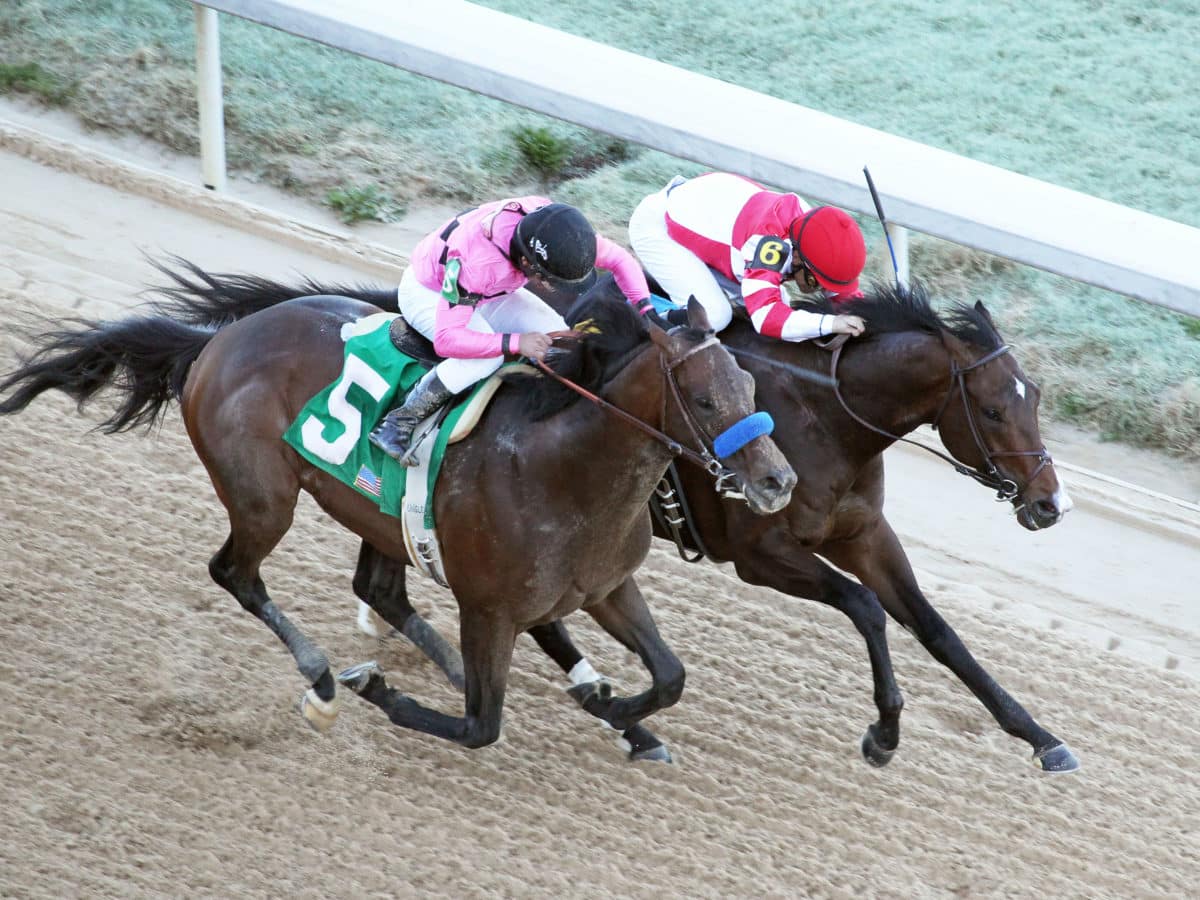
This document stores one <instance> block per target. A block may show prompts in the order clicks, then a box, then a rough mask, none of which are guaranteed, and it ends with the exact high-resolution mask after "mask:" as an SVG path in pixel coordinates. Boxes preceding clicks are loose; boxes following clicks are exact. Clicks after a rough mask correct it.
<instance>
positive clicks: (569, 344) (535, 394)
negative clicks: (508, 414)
mask: <svg viewBox="0 0 1200 900" xmlns="http://www.w3.org/2000/svg"><path fill="white" fill-rule="evenodd" d="M563 318H564V319H565V321H566V323H567V324H568V325H569V326H570V327H571V328H573V329H576V330H579V331H581V332H583V333H582V334H581V336H580V337H579V338H578V339H575V340H571V341H566V342H560V343H558V344H556V345H555V347H554V349H553V350H552V352H551V353H549V354H547V356H546V364H547V365H548V366H550V368H552V369H553V370H554V371H555V372H557V373H558V374H559V375H561V376H562V377H563V378H566V379H568V380H570V381H573V382H575V383H576V384H578V385H579V386H580V387H582V388H585V389H587V390H589V391H591V392H593V393H596V392H598V391H599V390H600V389H601V388H602V387H603V386H604V385H605V384H606V383H607V382H608V381H609V380H610V379H611V378H613V377H614V376H615V375H616V374H617V373H618V372H620V371H621V370H622V369H623V368H624V367H625V365H626V364H627V363H628V362H629V360H630V357H631V356H633V354H634V353H635V352H636V351H639V350H640V349H641V348H642V347H644V346H645V345H646V344H647V343H648V342H649V340H650V335H649V332H648V331H647V326H646V323H645V321H644V320H643V319H642V316H641V315H640V314H639V313H638V312H637V310H635V309H634V308H633V307H632V306H630V305H629V303H627V302H626V300H625V296H624V295H623V294H621V292H620V291H619V290H616V289H615V286H614V285H613V283H612V281H611V280H610V279H605V280H602V281H601V282H599V283H598V284H597V285H595V286H594V287H592V288H590V289H589V290H587V291H586V292H585V293H584V294H583V295H582V296H580V297H579V299H578V300H576V301H575V302H574V303H573V304H572V305H571V308H570V309H569V310H567V313H566V315H565V316H564V317H563ZM672 331H673V332H675V331H679V329H672ZM681 333H682V332H681ZM687 334H688V337H689V338H691V339H692V340H694V341H696V342H697V343H699V342H700V341H702V340H703V339H704V337H705V335H704V332H702V331H700V330H699V329H696V328H688V329H687ZM514 380H517V379H514ZM519 381H520V382H521V383H522V386H523V387H524V389H525V390H524V409H525V414H526V415H528V416H529V417H530V418H531V419H532V420H533V421H535V422H536V421H539V420H541V419H547V418H549V417H550V416H553V415H555V414H557V413H559V412H562V411H563V410H564V409H566V408H567V407H569V406H570V405H571V404H573V403H574V402H575V401H577V400H579V399H580V397H579V394H578V393H576V392H575V391H573V390H571V389H570V388H568V387H566V386H564V385H563V384H560V383H559V382H558V381H556V380H555V379H553V378H547V377H537V376H525V377H522V378H520V379H519Z"/></svg>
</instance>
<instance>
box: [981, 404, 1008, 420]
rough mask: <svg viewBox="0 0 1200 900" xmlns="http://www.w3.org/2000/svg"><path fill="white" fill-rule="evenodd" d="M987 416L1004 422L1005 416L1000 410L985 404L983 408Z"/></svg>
mask: <svg viewBox="0 0 1200 900" xmlns="http://www.w3.org/2000/svg"><path fill="white" fill-rule="evenodd" d="M983 415H984V417H985V418H988V419H991V420H992V421H993V422H1003V421H1004V417H1003V416H1001V415H1000V410H998V409H992V407H990V406H985V407H984V409H983Z"/></svg>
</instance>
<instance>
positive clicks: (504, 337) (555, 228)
mask: <svg viewBox="0 0 1200 900" xmlns="http://www.w3.org/2000/svg"><path fill="white" fill-rule="evenodd" d="M596 266H599V267H601V268H604V269H608V270H610V271H611V272H612V273H613V276H614V278H615V279H616V282H617V285H618V286H619V287H620V288H621V291H622V293H624V294H625V296H626V297H627V298H628V300H629V302H630V303H632V304H634V305H635V306H636V307H637V309H638V311H639V312H641V313H642V314H643V315H646V314H648V313H649V312H651V310H652V307H651V305H650V289H649V287H648V286H647V284H646V276H645V275H644V274H642V269H641V267H640V266H639V265H638V264H637V261H636V260H634V258H633V256H631V255H630V254H629V252H628V251H626V250H624V249H623V248H621V247H619V246H618V245H616V244H614V243H613V242H612V241H610V240H608V239H607V238H604V237H601V236H600V235H598V234H596V232H595V231H594V230H593V228H592V226H591V224H589V222H588V221H587V219H586V218H584V216H583V214H582V213H581V212H579V210H577V209H575V208H574V207H572V206H567V205H566V204H564V203H551V202H550V200H549V199H548V198H546V197H518V198H516V199H513V200H496V201H493V202H491V203H485V204H483V205H482V206H479V207H477V208H475V209H472V210H469V211H467V212H463V213H460V214H459V215H457V216H455V217H454V218H453V219H451V220H450V221H449V222H447V223H446V224H445V225H443V226H442V227H441V228H439V229H438V230H437V231H435V232H433V233H431V234H429V235H427V236H426V237H425V238H424V239H423V240H422V241H421V242H420V243H419V244H417V248H416V249H415V250H414V251H413V254H412V260H411V263H410V265H409V267H408V269H407V270H406V271H405V273H404V276H403V277H402V278H401V279H400V287H399V289H398V290H397V299H398V300H399V307H400V313H401V314H402V315H403V316H404V318H405V320H406V321H407V322H408V324H409V325H410V326H412V327H413V328H415V329H416V330H417V331H419V332H420V333H421V334H423V335H424V336H425V337H426V338H428V339H430V340H431V341H433V348H434V350H435V351H436V352H437V354H438V356H442V357H446V358H445V359H444V360H443V361H442V362H440V363H438V365H437V366H435V367H434V368H433V369H431V370H430V371H429V372H428V373H427V374H426V375H425V377H424V378H422V379H421V380H420V381H419V382H417V384H416V385H415V386H414V387H413V389H412V391H411V392H410V393H409V395H408V397H407V398H406V399H405V401H404V403H403V404H402V405H401V406H399V407H397V408H396V409H393V410H392V411H391V412H389V413H388V414H387V416H386V417H385V418H384V420H383V421H382V422H380V424H379V426H378V427H377V428H376V429H375V430H374V431H372V432H371V434H370V440H371V442H372V443H373V444H375V445H376V446H377V447H379V448H380V449H382V450H383V451H384V452H385V453H387V454H388V455H389V456H392V457H394V458H395V459H398V460H400V461H401V462H403V463H405V464H406V465H409V464H411V460H410V459H409V458H408V456H407V453H408V450H409V444H410V442H411V440H412V433H413V430H414V429H415V428H416V426H417V424H418V423H419V422H420V421H421V420H422V419H424V418H425V417H426V416H428V415H429V414H431V413H432V412H434V410H436V409H438V407H440V406H441V405H442V404H444V403H446V402H448V401H449V400H450V399H451V398H452V397H454V396H455V395H456V394H458V393H460V392H462V391H465V390H466V389H467V388H469V387H470V386H471V385H473V384H475V383H476V382H477V381H479V380H480V379H482V378H485V377H487V376H488V375H490V374H492V373H493V372H495V371H496V370H497V369H498V368H500V365H501V363H503V362H504V360H505V358H509V359H513V358H516V357H518V356H526V357H529V358H531V359H537V360H541V359H542V358H543V357H544V356H545V354H546V351H547V350H548V349H549V348H550V341H551V339H550V337H549V336H548V334H547V332H554V331H565V330H566V328H567V325H566V323H565V322H564V321H563V318H562V316H560V315H559V314H558V313H556V312H555V311H554V310H553V309H551V308H550V307H549V306H548V305H547V304H546V303H545V302H543V301H542V300H541V299H539V298H538V297H536V296H534V295H533V294H532V293H531V292H530V291H528V290H526V288H525V285H526V283H528V282H529V281H533V282H535V283H544V284H547V285H553V284H556V283H558V284H561V283H569V284H579V283H581V282H582V281H583V280H584V279H585V278H587V277H588V276H589V275H591V274H592V271H593V270H594V269H595V267H596Z"/></svg>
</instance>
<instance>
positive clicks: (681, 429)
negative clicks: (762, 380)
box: [650, 298, 796, 515]
mask: <svg viewBox="0 0 1200 900" xmlns="http://www.w3.org/2000/svg"><path fill="white" fill-rule="evenodd" d="M650 340H651V341H652V342H653V343H654V345H655V346H656V347H657V348H658V350H659V353H660V354H661V358H662V369H663V373H664V376H665V379H666V382H667V388H668V394H667V398H668V399H667V410H668V412H667V413H666V420H665V422H664V428H665V429H666V430H667V431H669V432H671V433H674V434H683V435H690V438H691V442H692V443H698V444H699V446H700V447H702V448H703V450H702V455H703V463H704V465H705V466H706V467H707V468H708V469H709V471H710V473H711V474H713V475H714V476H715V477H717V479H718V481H717V484H718V490H721V488H722V481H723V480H725V478H726V477H727V476H725V475H723V474H722V473H723V472H729V473H732V475H733V476H734V477H735V478H736V480H737V482H738V484H739V486H740V492H741V493H742V494H743V495H744V496H745V499H746V503H747V504H748V505H749V506H750V509H751V510H752V511H754V512H755V513H758V514H759V515H767V514H770V513H774V512H778V511H779V510H781V509H783V508H784V507H785V506H787V505H788V503H789V502H790V501H791V496H792V488H793V487H795V485H796V473H795V471H793V469H792V467H791V466H790V465H789V464H788V462H787V459H786V458H784V455H783V453H782V452H781V451H780V449H779V448H778V447H777V446H776V445H775V442H774V441H772V440H770V439H769V438H768V437H767V435H769V434H770V432H771V430H772V429H773V428H774V423H773V421H772V420H771V417H770V415H769V414H767V413H765V412H755V407H754V377H753V376H752V375H751V374H750V373H749V372H746V371H744V370H743V369H741V368H740V367H739V366H738V364H737V362H735V361H734V358H733V356H732V355H731V354H730V353H729V351H727V350H726V349H725V348H724V347H723V346H722V345H721V343H720V341H718V340H717V337H716V334H715V333H714V332H713V329H712V326H711V325H710V324H709V321H708V315H707V314H706V313H705V311H704V307H703V306H701V305H700V303H698V302H697V301H696V299H695V298H692V299H691V300H690V301H689V303H688V324H687V325H686V326H677V327H675V328H672V329H671V330H670V331H664V330H663V329H662V328H659V327H658V326H657V325H654V324H651V325H650ZM672 398H673V400H674V402H673V403H672V402H671V400H672ZM683 440H684V442H685V443H686V442H687V438H686V437H685V438H684V439H683Z"/></svg>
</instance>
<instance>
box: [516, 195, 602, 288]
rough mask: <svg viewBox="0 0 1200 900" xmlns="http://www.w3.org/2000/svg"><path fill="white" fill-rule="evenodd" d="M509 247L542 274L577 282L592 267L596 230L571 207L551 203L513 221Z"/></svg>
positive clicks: (594, 265)
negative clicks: (513, 227)
mask: <svg viewBox="0 0 1200 900" xmlns="http://www.w3.org/2000/svg"><path fill="white" fill-rule="evenodd" d="M512 251H513V255H514V258H515V259H521V258H524V259H526V260H528V262H529V264H530V265H531V266H532V267H533V268H534V270H535V271H537V272H539V273H541V274H543V275H548V276H550V277H551V278H553V279H556V280H558V281H569V282H578V281H582V280H583V279H585V278H587V277H588V275H590V274H591V272H592V270H593V269H594V268H595V267H596V232H595V230H594V229H593V228H592V226H591V223H589V222H588V220H587V219H586V218H584V215H583V213H581V212H580V211H579V210H577V209H576V208H575V207H573V206H568V205H567V204H565V203H551V204H548V205H547V206H543V207H541V208H540V209H535V210H534V211H533V212H531V213H529V214H528V215H526V216H525V217H524V218H522V219H521V221H520V222H518V223H517V230H516V231H514V232H513V240H512Z"/></svg>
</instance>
